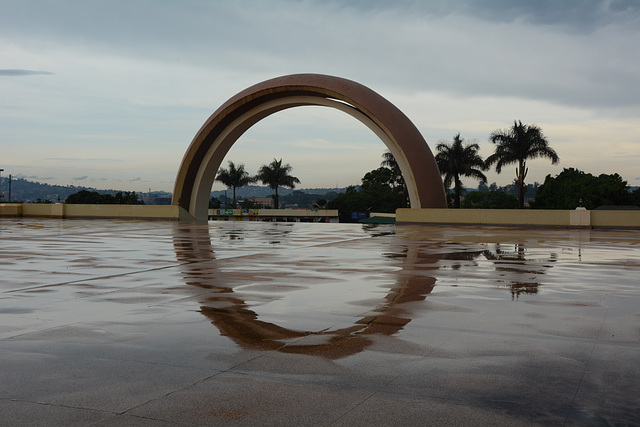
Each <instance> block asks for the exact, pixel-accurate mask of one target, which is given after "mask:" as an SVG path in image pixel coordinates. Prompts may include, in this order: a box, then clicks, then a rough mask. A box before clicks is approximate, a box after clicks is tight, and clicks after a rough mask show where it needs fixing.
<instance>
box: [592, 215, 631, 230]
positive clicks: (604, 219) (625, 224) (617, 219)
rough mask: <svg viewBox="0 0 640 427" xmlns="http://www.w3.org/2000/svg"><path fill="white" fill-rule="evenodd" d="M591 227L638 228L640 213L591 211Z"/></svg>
mask: <svg viewBox="0 0 640 427" xmlns="http://www.w3.org/2000/svg"><path fill="white" fill-rule="evenodd" d="M591 226H592V227H621V228H640V211H591Z"/></svg>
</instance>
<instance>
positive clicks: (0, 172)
mask: <svg viewBox="0 0 640 427" xmlns="http://www.w3.org/2000/svg"><path fill="white" fill-rule="evenodd" d="M3 171H4V169H0V203H2V172H3Z"/></svg>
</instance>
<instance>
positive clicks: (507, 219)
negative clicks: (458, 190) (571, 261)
mask: <svg viewBox="0 0 640 427" xmlns="http://www.w3.org/2000/svg"><path fill="white" fill-rule="evenodd" d="M569 212H570V211H558V210H533V209H523V210H515V209H398V210H397V211H396V223H434V224H487V225H489V224H500V225H540V226H543V225H544V226H567V227H568V226H569V225H571V224H570V215H569Z"/></svg>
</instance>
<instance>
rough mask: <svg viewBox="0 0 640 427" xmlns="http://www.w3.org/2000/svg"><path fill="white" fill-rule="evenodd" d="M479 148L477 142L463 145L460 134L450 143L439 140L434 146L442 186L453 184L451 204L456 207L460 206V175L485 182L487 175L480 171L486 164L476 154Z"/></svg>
mask: <svg viewBox="0 0 640 427" xmlns="http://www.w3.org/2000/svg"><path fill="white" fill-rule="evenodd" d="M479 149H480V146H479V145H478V144H467V145H465V143H464V139H463V138H460V134H457V135H456V136H454V137H453V142H452V143H451V144H450V145H449V144H447V143H446V142H440V143H439V144H438V145H437V146H436V150H438V154H436V162H437V163H438V168H439V169H440V174H442V175H443V176H444V188H447V189H448V188H449V187H451V184H453V194H454V199H453V200H454V201H453V204H454V207H456V208H459V207H460V195H461V193H462V189H463V188H462V181H461V180H460V177H463V176H467V177H473V178H477V179H479V180H480V182H481V183H485V182H487V177H486V176H484V174H483V173H482V171H483V170H485V169H486V166H485V164H484V160H482V158H481V157H480V155H479V154H478V150H479Z"/></svg>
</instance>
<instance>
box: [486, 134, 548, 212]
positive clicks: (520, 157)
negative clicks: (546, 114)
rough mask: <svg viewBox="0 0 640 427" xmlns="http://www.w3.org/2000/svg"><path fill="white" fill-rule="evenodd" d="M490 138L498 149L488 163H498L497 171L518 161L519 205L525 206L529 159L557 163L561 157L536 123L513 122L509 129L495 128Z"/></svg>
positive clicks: (520, 206)
mask: <svg viewBox="0 0 640 427" xmlns="http://www.w3.org/2000/svg"><path fill="white" fill-rule="evenodd" d="M489 140H490V141H491V142H493V143H494V144H497V145H496V151H495V153H493V154H492V155H490V156H489V157H487V161H486V164H487V166H491V165H492V164H494V163H495V164H496V172H498V173H500V172H501V171H502V167H503V166H506V165H510V164H512V163H517V164H518V166H517V167H516V177H517V180H518V207H519V208H520V209H522V208H524V190H525V183H524V179H525V178H526V177H527V172H528V169H527V162H526V161H527V160H528V159H535V158H538V157H543V158H547V159H550V160H551V164H553V165H555V164H556V163H558V162H559V161H560V158H559V157H558V155H557V154H556V152H555V151H554V150H553V148H551V147H549V141H547V138H546V137H545V136H544V135H543V133H542V130H541V129H540V128H539V127H538V126H535V125H523V124H522V122H521V121H517V122H513V126H512V127H511V128H509V129H504V130H495V131H493V132H492V133H491V135H490V136H489Z"/></svg>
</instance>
